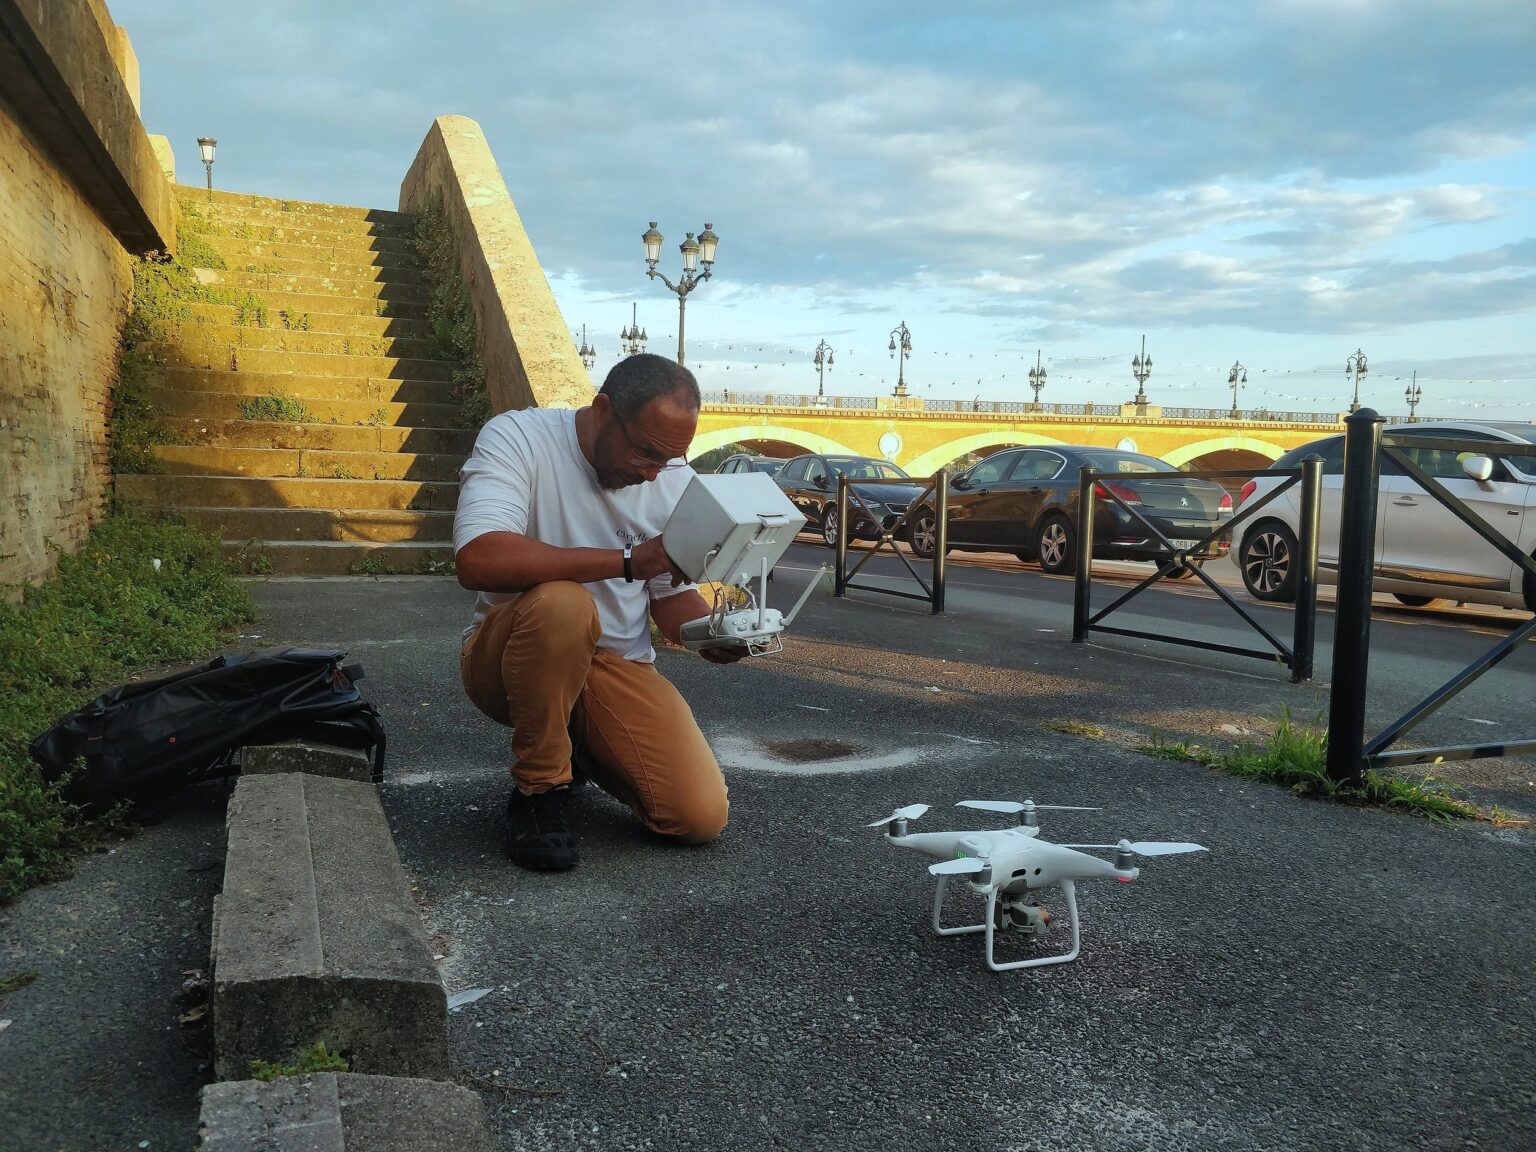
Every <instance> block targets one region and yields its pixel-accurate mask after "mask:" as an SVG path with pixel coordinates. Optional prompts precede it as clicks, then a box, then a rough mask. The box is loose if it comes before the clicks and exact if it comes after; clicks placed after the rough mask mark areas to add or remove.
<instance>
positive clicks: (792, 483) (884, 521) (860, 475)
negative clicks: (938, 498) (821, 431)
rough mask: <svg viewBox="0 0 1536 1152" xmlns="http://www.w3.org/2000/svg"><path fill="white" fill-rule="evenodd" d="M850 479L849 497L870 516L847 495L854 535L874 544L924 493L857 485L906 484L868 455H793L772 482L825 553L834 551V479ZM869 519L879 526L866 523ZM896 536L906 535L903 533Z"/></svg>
mask: <svg viewBox="0 0 1536 1152" xmlns="http://www.w3.org/2000/svg"><path fill="white" fill-rule="evenodd" d="M839 476H846V477H848V480H849V484H848V488H849V491H850V493H854V492H856V493H858V495H859V498H860V499H861V500H863V502H864V504H865V505H867V506H868V509H869V514H866V513H865V512H864V510H863V509H861V508H859V507H858V505H857V504H856V503H855V502H854V500H853V498H852V495H850V496H849V500H848V507H849V514H850V515H851V516H853V517H854V521H853V526H852V527H853V531H852V535H853V536H858V537H862V538H863V539H866V540H874V539H877V538H878V537H879V535H880V533H881V532H889V531H891V529H892V528H894V527H895V525H896V522H897V521H898V520H900V519H901V515H902V513H903V512H905V511H906V510H907V508H908V506H910V505H911V503H912V501H914V500H916V499H917V498H918V496H919V495H921V494H922V491H923V486H922V485H921V484H917V483H910V484H860V483H858V481H859V480H906V479H908V476H907V474H906V473H905V472H903V471H902V470H901V469H900V468H898V467H896V465H894V464H892V463H890V462H889V461H886V460H876V459H874V458H873V457H870V456H824V455H807V456H796V457H795V458H794V459H793V460H791V461H790V462H789V463H788V464H786V465H784V467H782V468H780V469H779V471H778V472H777V473H776V474H775V475H774V477H773V479H774V483H776V484H777V485H778V486H779V487H780V488H782V489H784V494H785V495H786V496H788V497H789V498H790V499H791V500H793V501H794V503H795V507H796V508H799V509H800V511H801V512H803V513H805V530H806V531H807V532H817V533H820V535H821V538H822V540H824V541H825V542H826V544H827V547H829V548H835V547H837V478H838V477H839ZM871 514H872V515H873V516H874V517H875V518H877V519H878V521H879V522H878V523H876V522H875V520H872V519H871V518H870V515H871ZM897 535H898V537H905V536H906V535H907V532H906V529H905V528H903V529H902V530H901V531H900V532H899V533H897Z"/></svg>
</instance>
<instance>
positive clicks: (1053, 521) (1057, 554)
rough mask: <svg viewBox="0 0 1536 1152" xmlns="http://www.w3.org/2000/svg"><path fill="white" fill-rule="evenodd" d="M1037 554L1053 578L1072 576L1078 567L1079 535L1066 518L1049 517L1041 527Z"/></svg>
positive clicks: (1036, 546) (1043, 568)
mask: <svg viewBox="0 0 1536 1152" xmlns="http://www.w3.org/2000/svg"><path fill="white" fill-rule="evenodd" d="M1036 539H1037V543H1036V545H1035V554H1036V556H1037V557H1038V558H1039V561H1040V567H1041V569H1042V570H1043V571H1045V572H1049V573H1050V574H1051V575H1052V576H1070V575H1072V573H1073V571H1074V570H1075V569H1076V567H1077V533H1076V532H1075V531H1073V529H1072V523H1071V521H1069V520H1068V519H1067V518H1066V517H1065V516H1048V517H1046V519H1045V522H1044V523H1043V524H1041V525H1040V533H1039V536H1038V537H1037V538H1036Z"/></svg>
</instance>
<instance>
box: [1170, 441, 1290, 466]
mask: <svg viewBox="0 0 1536 1152" xmlns="http://www.w3.org/2000/svg"><path fill="white" fill-rule="evenodd" d="M1217 452H1252V453H1254V454H1255V455H1257V456H1262V457H1264V459H1266V460H1269V461H1275V460H1278V459H1280V457H1282V456H1284V455H1285V453H1286V449H1284V448H1282V447H1280V445H1278V444H1271V443H1270V442H1269V441H1268V440H1258V439H1255V438H1254V437H1252V436H1216V437H1213V438H1212V439H1210V440H1199V441H1196V442H1195V443H1193V444H1184V445H1181V446H1180V447H1178V448H1175V449H1173V450H1172V451H1170V452H1165V453H1163V459H1164V460H1166V461H1168V463H1170V464H1172V465H1173V466H1174V467H1175V468H1179V467H1182V466H1183V465H1185V464H1188V463H1189V462H1190V461H1191V460H1198V459H1199V458H1200V457H1202V456H1211V455H1214V454H1215V453H1217Z"/></svg>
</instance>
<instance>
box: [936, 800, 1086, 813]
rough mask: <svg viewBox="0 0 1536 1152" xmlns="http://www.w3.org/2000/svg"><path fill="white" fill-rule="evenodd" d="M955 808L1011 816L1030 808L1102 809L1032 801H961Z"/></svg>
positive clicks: (1061, 809)
mask: <svg viewBox="0 0 1536 1152" xmlns="http://www.w3.org/2000/svg"><path fill="white" fill-rule="evenodd" d="M955 807H956V808H977V809H980V810H981V811H983V812H1005V813H1007V814H1008V815H1010V816H1012V815H1014V814H1016V813H1019V812H1027V811H1029V810H1030V809H1031V808H1036V809H1039V808H1050V809H1053V810H1054V811H1057V812H1102V811H1104V809H1102V808H1083V807H1080V806H1078V805H1076V804H1036V803H1035V802H1034V801H1033V800H1026V801H1024V802H1023V803H1022V804H1021V803H1019V801H1017V800H962V801H960V802H959V803H958V804H956V805H955Z"/></svg>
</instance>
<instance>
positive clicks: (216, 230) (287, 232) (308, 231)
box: [180, 199, 416, 244]
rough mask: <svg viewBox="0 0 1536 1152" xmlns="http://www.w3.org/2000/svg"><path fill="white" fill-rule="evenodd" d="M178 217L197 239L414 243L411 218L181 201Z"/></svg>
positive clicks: (414, 237) (414, 231) (414, 233)
mask: <svg viewBox="0 0 1536 1152" xmlns="http://www.w3.org/2000/svg"><path fill="white" fill-rule="evenodd" d="M180 208H181V216H182V219H183V221H185V222H186V226H187V228H188V230H190V231H192V232H195V233H197V234H198V235H199V236H206V235H214V236H219V235H254V236H255V237H257V238H258V239H266V240H282V239H283V238H284V237H299V238H302V237H306V236H321V237H328V238H329V237H334V238H335V240H336V242H337V243H340V244H350V243H356V242H359V241H367V240H370V239H376V240H392V241H401V242H404V243H407V244H414V243H415V240H416V223H415V218H414V217H407V218H406V222H399V221H383V220H361V219H356V218H354V217H348V216H329V215H319V214H308V213H303V212H293V211H289V212H282V211H275V212H274V211H271V210H269V209H266V208H252V207H250V206H248V205H245V204H213V205H209V204H207V203H205V202H203V201H199V200H195V199H194V200H191V201H187V200H183V201H181V203H180Z"/></svg>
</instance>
